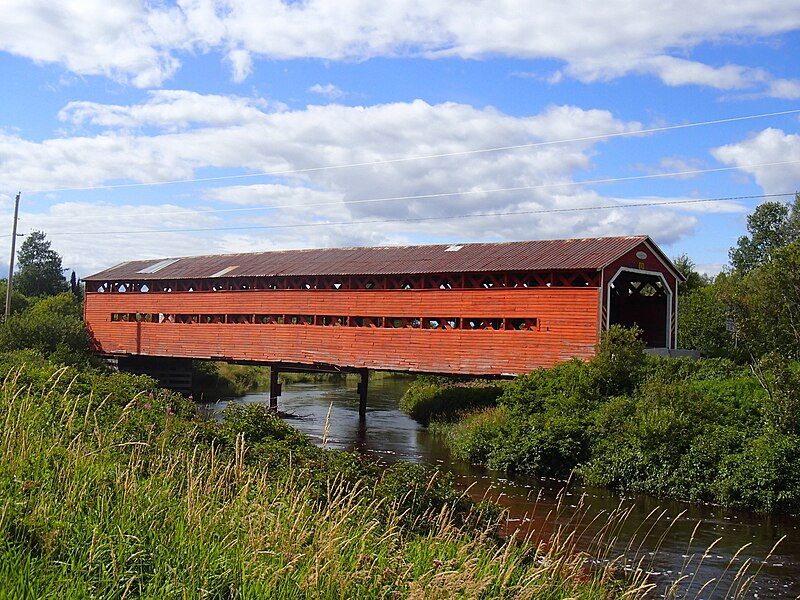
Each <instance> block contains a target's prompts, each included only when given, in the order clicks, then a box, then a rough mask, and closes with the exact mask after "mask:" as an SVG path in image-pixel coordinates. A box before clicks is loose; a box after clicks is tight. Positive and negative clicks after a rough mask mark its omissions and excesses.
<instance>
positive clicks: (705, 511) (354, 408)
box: [215, 379, 800, 598]
mask: <svg viewBox="0 0 800 600" xmlns="http://www.w3.org/2000/svg"><path fill="white" fill-rule="evenodd" d="M406 385H407V381H406V380H403V379H384V380H376V381H372V382H370V390H369V402H368V412H367V419H366V424H365V426H360V425H359V419H358V400H357V394H356V391H355V381H348V382H346V383H345V382H341V383H298V384H288V385H284V387H283V395H282V396H281V398H280V400H279V407H280V409H281V410H282V411H285V412H287V413H292V414H293V415H295V417H293V418H289V419H288V421H289V422H290V423H291V424H292V425H293V426H294V427H296V428H297V429H299V430H300V431H302V432H303V433H305V434H307V435H309V436H310V437H311V438H312V439H313V440H314V441H316V442H317V443H321V442H322V438H323V435H324V429H325V423H326V419H327V417H328V412H329V411H330V419H329V420H328V421H329V425H328V433H327V445H328V447H331V448H341V449H345V450H356V451H358V452H361V453H364V454H366V455H369V456H372V457H374V458H377V459H379V460H381V461H396V460H408V461H413V462H420V463H430V464H435V465H439V466H440V467H442V468H443V469H446V470H449V471H451V472H452V473H453V474H454V475H455V477H456V482H457V485H458V486H459V488H461V489H464V490H467V491H468V493H469V495H470V496H472V497H473V498H476V499H480V498H484V497H487V498H490V499H492V500H494V501H496V502H498V503H499V504H501V505H503V506H504V507H507V508H508V510H509V514H510V518H509V524H508V527H509V529H511V530H514V529H517V528H519V529H520V530H523V531H525V532H528V531H530V530H533V533H532V535H533V536H534V538H535V537H536V536H538V537H540V538H542V539H547V538H548V537H549V536H550V534H551V533H552V532H553V531H554V530H555V529H556V528H558V527H560V526H561V527H563V528H565V529H568V530H573V529H575V530H577V531H578V533H579V534H580V535H579V538H580V539H579V542H578V543H579V545H580V546H581V547H582V548H583V549H586V550H588V551H590V552H591V553H593V554H594V555H597V554H598V552H600V550H599V548H604V549H607V548H608V547H609V545H610V546H611V547H612V550H610V551H607V554H608V556H610V557H613V556H618V555H621V554H625V555H626V556H627V560H628V563H629V564H630V563H636V564H638V565H641V566H642V567H643V568H645V569H646V570H648V571H649V572H651V573H652V574H653V575H652V576H653V578H654V580H655V581H657V582H659V583H660V586H661V587H660V590H659V592H658V593H657V594H656V595H663V586H664V585H666V582H671V581H674V580H676V579H679V578H681V577H682V576H685V578H684V579H683V584H682V585H681V588H680V590H681V594H682V595H685V597H688V598H698V597H699V598H725V597H728V596H729V595H730V593H729V590H735V589H736V586H737V582H736V581H735V576H736V572H737V571H738V570H739V569H740V568H741V567H742V565H743V564H745V563H746V562H747V561H751V562H752V563H753V564H752V565H751V566H750V567H749V570H748V571H747V572H748V574H754V573H755V572H756V569H757V568H758V567H759V565H761V570H760V573H759V575H758V577H757V579H756V581H755V583H754V584H753V585H752V586H751V587H750V588H749V593H748V594H747V597H753V598H798V597H800V529H798V527H799V526H800V517H798V516H797V515H793V516H781V517H777V516H768V515H767V516H765V515H757V514H751V513H745V512H741V511H731V510H723V509H720V508H718V507H708V506H696V505H691V504H684V503H679V502H669V501H663V500H656V499H654V498H651V497H648V496H625V497H620V496H619V495H618V494H615V493H612V492H609V491H607V490H603V489H598V488H592V487H589V486H581V485H576V484H575V483H567V482H564V481H556V480H540V479H534V478H522V477H514V478H508V477H506V476H504V475H502V474H499V473H492V472H490V471H488V470H486V469H484V468H481V467H479V466H474V465H470V464H466V463H464V462H462V461H457V460H454V459H451V457H450V456H449V453H448V451H447V449H446V448H445V447H444V446H443V445H442V444H441V443H440V441H439V440H438V439H437V438H436V437H435V436H433V435H431V434H429V433H428V432H427V430H426V429H425V428H424V427H422V426H420V425H419V424H418V423H416V422H415V421H413V420H412V419H410V418H408V417H407V416H406V415H405V414H403V413H402V412H401V411H400V410H399V408H398V402H399V400H400V397H401V396H402V394H403V392H404V390H405V387H406ZM236 402H249V403H265V404H266V403H267V402H268V397H267V395H266V394H263V393H255V394H250V395H248V396H245V397H244V398H240V399H238V400H236ZM224 404H225V403H224V402H223V403H218V404H217V405H215V408H220V409H221V408H222V407H224ZM620 512H623V513H624V516H620V517H619V518H617V519H616V520H615V523H616V527H615V529H614V530H613V533H608V532H606V529H604V528H603V524H605V523H607V522H608V520H609V519H608V516H607V515H608V514H609V513H617V514H619V513H620ZM783 536H786V539H784V540H783V542H781V543H780V544H779V545H778V548H777V550H776V551H775V552H774V553H773V554H772V555H771V556H770V557H769V558H768V559H767V560H766V561H765V560H764V559H765V558H766V557H767V556H768V555H769V553H770V550H771V549H772V547H773V546H774V545H775V543H776V542H777V541H778V540H779V539H780V538H781V537H783ZM611 538H613V539H614V540H616V541H615V543H613V544H610V542H611V541H612V539H611ZM716 540H719V541H716ZM715 541H716V543H715ZM712 545H713V547H712V549H711V550H710V551H709V552H707V553H706V557H705V558H703V559H702V562H701V561H700V559H701V557H702V555H703V553H704V550H706V549H707V548H708V547H709V546H712ZM742 547H744V549H743V550H741V551H740V549H741V548H742ZM737 551H739V553H738V555H737ZM762 563H763V564H762ZM711 579H714V580H715V581H714V582H713V583H711V585H708V586H706V587H705V588H704V589H702V591H701V588H702V586H703V584H704V583H706V582H707V581H709V580H711ZM698 592H699V593H698Z"/></svg>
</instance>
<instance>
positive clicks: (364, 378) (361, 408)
mask: <svg viewBox="0 0 800 600" xmlns="http://www.w3.org/2000/svg"><path fill="white" fill-rule="evenodd" d="M359 373H360V374H361V381H359V382H358V418H359V420H360V421H364V420H365V419H366V418H367V391H368V390H369V370H368V369H361V370H360V371H359Z"/></svg>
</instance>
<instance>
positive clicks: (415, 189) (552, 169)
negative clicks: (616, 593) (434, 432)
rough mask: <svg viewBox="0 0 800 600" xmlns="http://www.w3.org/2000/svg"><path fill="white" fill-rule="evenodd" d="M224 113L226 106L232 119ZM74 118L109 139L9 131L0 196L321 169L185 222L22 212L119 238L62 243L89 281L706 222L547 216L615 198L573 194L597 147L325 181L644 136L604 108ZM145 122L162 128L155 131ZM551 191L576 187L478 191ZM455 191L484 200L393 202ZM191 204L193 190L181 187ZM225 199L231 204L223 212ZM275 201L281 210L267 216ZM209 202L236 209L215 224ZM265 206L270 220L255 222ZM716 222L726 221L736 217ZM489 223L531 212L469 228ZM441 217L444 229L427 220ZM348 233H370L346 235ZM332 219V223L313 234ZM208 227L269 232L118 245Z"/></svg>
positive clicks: (211, 188)
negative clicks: (133, 261) (220, 259)
mask: <svg viewBox="0 0 800 600" xmlns="http://www.w3.org/2000/svg"><path fill="white" fill-rule="evenodd" d="M206 102H207V108H204V103H206ZM223 109H227V110H229V114H228V113H226V112H225V110H223ZM62 115H63V116H62V118H63V119H64V120H65V121H66V122H69V123H75V124H76V126H77V127H80V128H82V130H87V129H88V130H91V129H92V128H95V127H99V128H100V129H101V130H102V132H101V133H96V134H92V135H87V134H84V135H79V136H74V137H63V138H57V139H49V140H44V141H37V142H34V141H30V140H25V139H23V138H21V137H19V136H17V135H11V134H2V135H0V182H2V183H1V184H0V185H2V188H0V193H5V194H10V193H11V192H12V191H13V190H16V187H17V186H19V187H21V188H22V189H24V190H32V189H42V188H53V187H62V186H87V185H98V184H103V183H105V182H113V181H117V180H130V181H142V182H148V181H158V180H174V179H184V178H190V177H192V176H194V175H195V174H197V172H198V170H200V169H215V170H219V169H222V170H223V171H222V172H223V173H225V172H230V171H226V170H229V169H235V170H240V169H241V170H245V171H264V170H268V171H275V170H296V169H309V170H307V171H305V172H302V173H294V174H287V175H286V176H284V177H282V178H280V179H271V180H270V179H268V180H267V181H266V182H265V181H264V180H263V179H260V178H259V179H256V180H251V181H252V183H251V182H250V181H248V180H243V181H235V182H231V183H232V184H224V183H220V182H214V183H205V184H198V185H197V186H196V187H195V188H194V189H195V190H196V191H195V192H194V194H195V195H194V199H195V200H193V201H191V202H190V203H189V206H190V207H191V208H192V209H193V211H194V212H192V213H191V214H188V215H187V214H183V215H172V214H167V213H169V212H170V211H171V210H173V209H171V208H170V205H168V204H166V202H165V200H163V199H165V198H176V196H174V194H175V193H176V192H175V189H174V188H171V187H169V186H164V187H158V188H153V189H151V190H147V193H148V194H149V195H148V196H146V197H149V198H153V197H157V198H160V199H159V200H151V201H149V203H148V204H147V206H141V207H138V208H136V207H127V206H126V207H119V208H118V209H117V208H115V207H113V206H112V205H111V204H109V203H108V199H111V198H114V196H115V194H116V192H114V191H105V192H102V197H104V198H106V202H101V203H98V202H95V201H92V199H93V198H96V197H97V192H92V193H88V192H87V193H80V192H71V193H70V195H69V196H66V195H63V194H55V195H54V196H53V200H52V201H55V202H58V204H56V205H54V206H53V208H51V209H50V210H49V211H45V212H40V213H37V214H33V213H28V212H25V213H23V219H22V222H23V223H24V227H25V230H28V229H29V228H33V227H40V228H44V229H45V230H46V231H51V232H53V233H54V234H56V233H57V232H59V231H61V232H63V231H65V230H68V231H85V230H87V229H91V230H98V231H100V230H102V231H105V232H108V234H109V235H110V236H112V237H107V238H104V242H105V241H109V240H110V241H111V242H112V243H111V244H110V246H113V248H107V246H109V244H104V248H105V250H104V254H103V255H98V253H97V252H96V250H94V251H92V250H91V248H92V245H93V244H96V243H97V238H96V237H94V236H89V237H86V238H82V237H81V236H76V235H72V236H66V235H62V236H58V235H54V242H56V246H57V248H59V249H60V250H61V251H62V252H64V253H65V256H67V257H69V260H70V261H72V263H70V264H75V265H76V266H78V267H79V268H80V269H81V272H83V273H85V272H87V271H92V270H95V269H96V268H98V265H100V263H102V265H100V266H105V265H108V264H111V263H113V262H117V261H118V260H122V259H123V258H126V257H127V258H131V257H134V256H133V255H135V256H145V255H146V256H158V255H171V254H186V253H189V254H191V253H199V252H203V253H205V252H222V251H235V250H252V249H258V248H269V247H308V246H322V245H343V244H344V245H347V244H378V243H403V242H405V243H408V242H414V241H423V240H424V241H437V240H440V241H459V240H461V241H469V240H508V239H530V238H544V237H564V236H589V235H608V234H622V233H641V232H655V233H656V234H657V237H658V239H659V241H661V242H665V243H668V242H672V241H675V240H677V239H679V238H681V237H682V236H685V235H687V234H689V233H690V232H691V231H692V230H693V228H694V226H695V224H696V217H695V216H694V215H693V214H691V212H690V211H689V210H682V209H677V208H675V207H642V208H636V209H623V208H612V209H605V210H593V211H574V212H549V213H541V212H538V211H542V210H545V211H551V210H558V211H561V209H565V208H566V209H570V208H577V207H597V206H605V205H608V204H615V203H616V202H617V201H615V200H614V199H610V198H606V197H603V196H602V195H601V194H599V193H597V192H595V191H592V190H589V189H586V188H585V187H584V186H581V185H575V181H576V179H577V178H580V172H581V171H582V170H583V169H586V168H589V167H591V166H592V156H593V155H594V154H595V153H596V152H597V151H598V149H599V147H600V145H599V144H600V142H598V141H593V142H575V143H568V144H558V145H551V146H540V147H533V148H525V149H521V150H515V151H504V152H488V153H478V154H466V155H460V156H451V157H442V158H436V159H426V160H409V161H398V162H391V163H388V164H381V165H373V166H361V167H355V168H333V169H327V170H315V168H316V167H319V166H324V165H334V166H335V165H344V164H351V163H368V162H374V161H384V160H392V159H396V158H401V157H406V156H416V155H431V154H444V153H452V152H461V151H465V150H473V149H478V148H487V147H496V146H508V145H515V144H526V143H530V142H536V141H541V140H552V139H564V138H572V137H581V136H592V135H602V134H605V133H614V132H622V131H638V130H639V129H641V124H639V123H636V122H623V121H620V120H619V119H617V118H615V117H614V115H613V114H611V113H610V112H608V111H604V110H584V109H580V108H577V107H574V106H552V107H549V108H547V109H545V110H544V111H542V112H541V113H539V114H536V115H532V116H528V117H517V116H510V115H506V114H503V113H501V112H499V111H497V110H495V109H492V108H484V109H477V108H474V107H472V106H469V105H465V104H457V103H442V104H436V105H431V104H428V103H426V102H424V101H421V100H417V101H414V102H408V103H392V104H383V105H376V106H366V107H363V106H362V107H347V106H341V105H327V106H309V107H307V108H305V109H302V110H291V111H290V110H284V111H272V112H270V111H269V109H268V108H266V107H264V108H262V107H261V104H260V102H259V101H258V100H250V99H246V100H245V99H242V98H237V97H230V98H229V97H221V96H199V95H196V94H187V93H182V92H178V91H171V92H163V93H162V92H159V93H154V94H152V95H151V96H150V97H149V98H148V99H147V100H146V101H144V102H143V103H141V104H134V105H128V106H124V105H115V106H111V105H101V104H87V103H82V104H76V103H72V104H70V105H69V106H68V107H65V109H64V110H63V111H62ZM204 115H205V116H204ZM225 115H227V116H225ZM174 120H177V121H179V122H180V123H181V128H180V129H178V130H172V129H169V128H168V127H167V125H168V124H169V123H172V122H173V121H174ZM144 126H149V127H154V128H155V130H154V131H150V130H144V129H142V128H143V127H144ZM540 184H565V185H564V186H563V187H562V186H556V187H549V188H546V189H532V190H527V191H513V192H503V193H485V192H481V190H488V189H493V188H509V187H518V186H536V185H540ZM454 191H472V192H478V193H470V194H464V195H456V196H449V195H446V196H439V197H426V198H416V199H407V200H388V201H385V200H382V199H383V198H386V197H396V196H413V195H421V194H447V193H449V192H454ZM181 193H182V194H185V191H183V189H182V191H181ZM177 197H178V198H185V196H177ZM36 198H42V196H38V197H36ZM64 198H68V199H69V203H67V202H66V201H65V200H64ZM376 199H377V200H380V201H374V200H376ZM362 200H368V202H362ZM183 201H184V202H186V200H183ZM143 202H144V203H147V202H148V201H147V200H143ZM219 202H221V203H223V204H222V205H221V206H220V205H219V204H216V203H219ZM625 202H626V203H627V202H629V201H625ZM278 205H280V206H281V207H284V208H280V209H272V210H264V209H263V207H264V206H278ZM209 206H217V207H219V208H222V209H223V210H222V211H220V212H203V211H204V210H206V209H207V208H208V207H209ZM62 207H64V208H62ZM256 207H257V208H258V210H249V209H250V208H256ZM243 209H247V210H243ZM9 210H10V207H9V206H8V205H7V204H4V205H3V206H2V207H0V220H2V219H7V220H10V216H9V215H10V213H9ZM696 210H699V209H696ZM709 210H715V212H726V211H728V210H731V207H729V206H718V207H716V208H713V207H712V208H709ZM486 212H491V213H496V212H500V213H504V212H512V213H525V214H517V215H513V216H490V217H485V216H483V217H477V218H476V217H468V218H462V217H460V215H469V214H475V213H486ZM692 212H694V211H692ZM431 217H433V218H434V219H432V220H421V221H420V220H416V219H420V218H422V219H429V218H431ZM349 221H363V222H364V223H361V224H356V225H348V224H346V222H349ZM376 221H377V222H376ZM383 221H389V222H383ZM321 222H325V223H335V225H328V226H325V227H307V226H306V225H307V224H308V223H321ZM151 223H152V224H153V225H152V226H151ZM209 224H211V225H214V226H219V227H245V228H247V227H252V226H268V227H270V229H264V230H254V231H250V230H248V229H243V230H238V231H230V232H226V231H218V232H213V233H211V232H197V233H164V234H146V235H138V234H137V235H134V234H130V235H116V234H113V233H112V232H114V231H119V230H120V229H122V230H127V229H150V228H154V229H169V228H178V229H184V228H192V227H204V226H208V225H209ZM295 225H303V226H302V227H294V226H295ZM276 226H277V227H276ZM1 252H2V248H0V253H1Z"/></svg>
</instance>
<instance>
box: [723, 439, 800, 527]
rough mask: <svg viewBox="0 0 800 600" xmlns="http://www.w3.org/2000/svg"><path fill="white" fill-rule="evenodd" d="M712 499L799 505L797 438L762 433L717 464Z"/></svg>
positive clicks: (783, 507) (779, 507)
mask: <svg viewBox="0 0 800 600" xmlns="http://www.w3.org/2000/svg"><path fill="white" fill-rule="evenodd" d="M713 488H714V491H715V499H716V500H718V501H720V502H722V503H724V504H726V505H728V506H741V507H746V508H752V507H757V508H759V509H761V510H768V511H769V510H775V511H792V510H797V508H798V507H800V437H798V436H796V435H784V434H779V433H773V432H770V433H765V434H764V435H761V436H759V437H757V438H754V439H752V440H750V441H749V442H747V444H746V445H745V447H744V448H743V449H742V451H741V452H740V453H737V454H729V455H727V456H726V457H725V458H724V459H723V460H722V461H721V463H720V467H719V475H718V480H717V481H716V482H715V483H714V484H713Z"/></svg>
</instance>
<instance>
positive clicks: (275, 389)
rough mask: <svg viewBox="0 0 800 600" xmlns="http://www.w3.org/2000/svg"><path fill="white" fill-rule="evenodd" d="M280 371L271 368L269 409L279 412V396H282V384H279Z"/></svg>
mask: <svg viewBox="0 0 800 600" xmlns="http://www.w3.org/2000/svg"><path fill="white" fill-rule="evenodd" d="M279 374H280V373H279V371H278V369H277V367H275V366H271V367H270V368H269V408H270V410H274V411H276V412H277V411H278V396H280V395H281V384H280V383H278V375H279Z"/></svg>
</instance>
